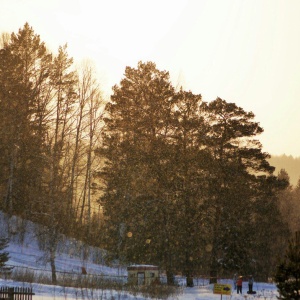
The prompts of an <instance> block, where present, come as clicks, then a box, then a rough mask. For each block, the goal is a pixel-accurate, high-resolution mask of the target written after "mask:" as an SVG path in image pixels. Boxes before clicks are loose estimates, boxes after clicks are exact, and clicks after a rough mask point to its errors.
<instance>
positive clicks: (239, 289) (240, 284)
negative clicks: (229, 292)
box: [236, 276, 243, 294]
mask: <svg viewBox="0 0 300 300" xmlns="http://www.w3.org/2000/svg"><path fill="white" fill-rule="evenodd" d="M236 287H237V293H238V294H239V293H241V294H242V293H243V291H242V290H243V276H239V278H238V280H237V281H236Z"/></svg>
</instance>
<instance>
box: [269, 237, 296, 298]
mask: <svg viewBox="0 0 300 300" xmlns="http://www.w3.org/2000/svg"><path fill="white" fill-rule="evenodd" d="M275 282H276V286H277V288H278V291H279V299H282V300H284V299H285V300H292V299H293V300H299V299H300V232H299V231H298V232H296V233H295V236H294V237H293V238H292V239H291V240H290V241H289V245H288V249H287V250H286V253H285V257H284V259H283V261H282V262H281V263H280V264H279V265H278V267H277V270H276V274H275Z"/></svg>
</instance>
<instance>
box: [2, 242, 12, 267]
mask: <svg viewBox="0 0 300 300" xmlns="http://www.w3.org/2000/svg"><path fill="white" fill-rule="evenodd" d="M7 246H8V239H5V238H1V239H0V271H1V270H8V271H9V270H11V267H7V266H6V262H7V261H8V260H9V253H8V252H7V251H3V250H4V249H5V248H6V247H7Z"/></svg>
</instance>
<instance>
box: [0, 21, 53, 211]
mask: <svg viewBox="0 0 300 300" xmlns="http://www.w3.org/2000/svg"><path fill="white" fill-rule="evenodd" d="M51 59H52V58H51V54H49V53H48V52H47V49H46V47H45V45H44V43H43V42H41V40H40V37H39V36H38V35H36V34H35V33H34V31H33V29H32V28H31V27H30V26H29V24H28V23H26V24H25V25H24V27H23V28H22V29H20V30H19V32H18V34H15V33H12V35H11V38H10V40H9V41H7V42H6V43H5V44H4V48H3V49H2V50H1V52H0V114H1V118H0V122H1V128H2V130H1V132H0V140H1V143H0V144H1V147H0V152H1V160H2V161H1V165H2V168H1V178H2V180H1V182H3V183H4V184H5V185H6V187H5V186H3V187H2V191H5V193H4V194H3V195H2V196H3V197H2V198H3V199H4V203H3V209H5V210H6V211H7V212H9V213H22V214H23V215H27V216H28V214H29V212H30V211H31V210H32V209H33V208H34V204H33V202H34V199H35V196H36V195H39V194H40V192H41V191H40V189H41V186H42V178H43V176H42V175H43V174H42V173H43V170H44V167H45V161H44V160H43V157H44V152H45V144H44V138H45V132H46V123H45V118H46V116H47V109H46V108H47V104H48V102H49V101H50V97H49V86H48V84H47V83H48V78H49V70H50V68H51Z"/></svg>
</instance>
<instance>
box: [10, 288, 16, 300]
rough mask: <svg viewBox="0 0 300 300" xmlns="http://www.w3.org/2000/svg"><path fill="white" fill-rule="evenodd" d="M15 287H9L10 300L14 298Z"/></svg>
mask: <svg viewBox="0 0 300 300" xmlns="http://www.w3.org/2000/svg"><path fill="white" fill-rule="evenodd" d="M14 294H15V292H14V288H8V299H9V300H14Z"/></svg>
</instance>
